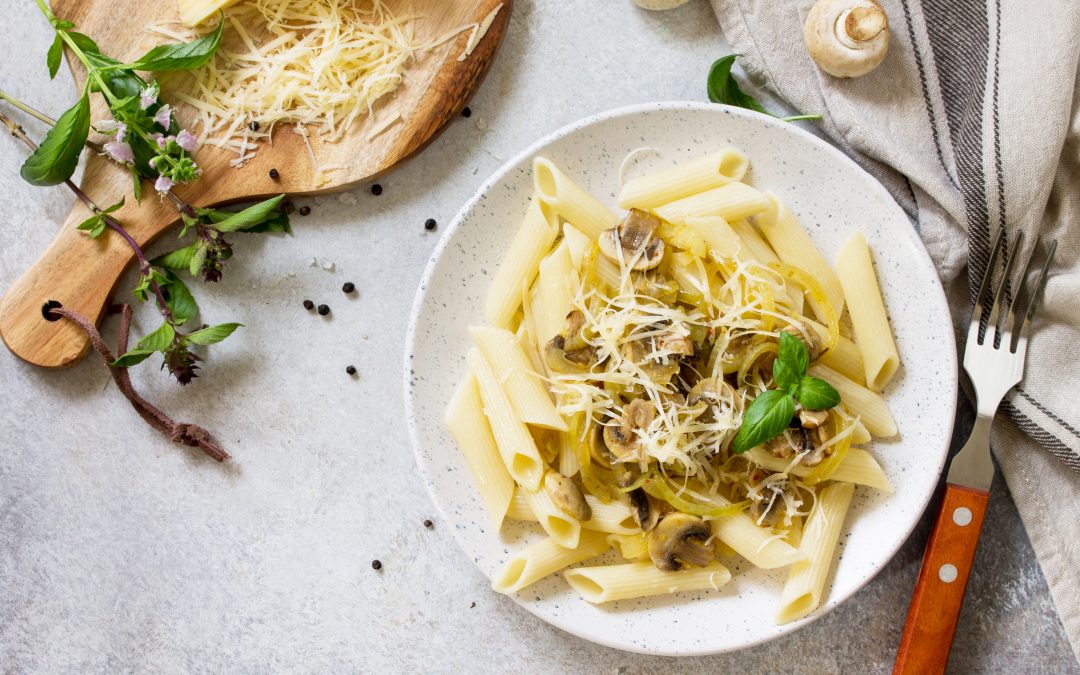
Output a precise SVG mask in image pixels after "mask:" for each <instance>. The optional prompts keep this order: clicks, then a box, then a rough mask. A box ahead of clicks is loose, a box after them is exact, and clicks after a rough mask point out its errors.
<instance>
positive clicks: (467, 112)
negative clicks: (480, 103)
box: [461, 106, 472, 117]
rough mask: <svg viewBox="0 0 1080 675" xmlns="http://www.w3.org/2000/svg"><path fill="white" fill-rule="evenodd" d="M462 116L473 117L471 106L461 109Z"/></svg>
mask: <svg viewBox="0 0 1080 675" xmlns="http://www.w3.org/2000/svg"><path fill="white" fill-rule="evenodd" d="M461 116H462V117H472V109H471V108H469V106H465V107H464V108H462V109H461Z"/></svg>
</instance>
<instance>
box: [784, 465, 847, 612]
mask: <svg viewBox="0 0 1080 675" xmlns="http://www.w3.org/2000/svg"><path fill="white" fill-rule="evenodd" d="M854 492H855V486H854V485H852V484H851V483H833V484H831V485H829V486H828V487H826V488H824V489H822V490H821V492H820V493H819V494H818V499H817V504H816V505H815V506H814V510H813V512H812V513H811V514H810V518H809V519H808V520H807V522H806V527H805V528H804V529H803V534H802V543H801V544H800V545H799V551H800V552H802V553H803V554H804V555H805V556H806V559H805V560H803V561H800V562H797V563H795V564H794V565H792V566H791V570H790V571H789V572H788V578H787V583H785V584H784V590H783V592H782V593H781V594H780V611H779V612H778V613H777V615H776V622H777V623H780V624H784V623H789V622H791V621H795V620H796V619H801V618H803V617H804V616H807V615H808V614H810V612H813V611H814V610H815V609H817V607H818V605H819V604H821V598H822V592H823V591H824V589H825V580H826V578H827V577H828V576H829V569H830V568H831V567H832V562H833V557H834V556H833V554H834V553H835V551H836V544H837V542H838V541H840V532H841V530H842V529H843V527H844V517H845V516H846V515H847V512H848V508H849V507H850V506H851V496H852V494H854Z"/></svg>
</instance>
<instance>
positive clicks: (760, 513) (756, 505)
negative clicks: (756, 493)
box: [750, 490, 784, 527]
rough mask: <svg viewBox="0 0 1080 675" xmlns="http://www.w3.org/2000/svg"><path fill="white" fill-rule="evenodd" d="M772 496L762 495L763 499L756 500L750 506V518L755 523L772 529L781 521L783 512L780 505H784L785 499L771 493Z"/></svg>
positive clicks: (780, 495)
mask: <svg viewBox="0 0 1080 675" xmlns="http://www.w3.org/2000/svg"><path fill="white" fill-rule="evenodd" d="M769 492H770V494H768V495H767V496H766V495H762V496H761V499H755V500H754V501H753V503H751V504H750V517H751V518H753V519H754V522H755V523H757V524H758V525H762V526H764V527H772V526H773V525H776V523H777V522H778V521H779V520H780V515H781V511H782V510H783V509H781V508H780V505H781V504H782V503H783V501H784V498H783V496H782V494H780V493H777V492H773V491H771V490H770V491H769Z"/></svg>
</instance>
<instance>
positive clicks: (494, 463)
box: [446, 369, 514, 530]
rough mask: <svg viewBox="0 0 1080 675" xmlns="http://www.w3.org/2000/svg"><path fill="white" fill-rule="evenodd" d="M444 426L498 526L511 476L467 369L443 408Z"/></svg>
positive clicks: (510, 494)
mask: <svg viewBox="0 0 1080 675" xmlns="http://www.w3.org/2000/svg"><path fill="white" fill-rule="evenodd" d="M446 426H447V427H448V428H449V429H450V434H451V435H452V436H453V437H454V440H455V441H457V444H458V447H459V448H461V453H462V454H463V455H465V462H466V463H467V464H468V465H469V470H470V471H472V475H473V479H474V480H475V481H476V488H477V490H479V492H480V499H482V500H483V502H484V507H485V508H486V509H487V513H488V517H489V518H490V519H491V524H492V526H494V527H495V529H496V530H498V529H499V526H500V525H501V524H502V521H503V518H504V517H506V512H507V509H508V508H509V506H510V501H511V499H512V498H513V495H514V479H513V478H511V477H510V474H509V473H507V471H506V465H505V464H503V461H502V457H501V456H500V455H499V447H498V445H496V444H495V437H494V436H492V435H491V427H490V426H489V425H488V421H487V418H486V417H485V416H484V404H483V402H482V401H481V400H480V390H479V389H478V388H477V384H476V376H475V375H474V374H473V372H472V370H471V369H470V370H469V372H468V373H467V374H466V376H465V380H464V381H463V382H462V383H461V385H460V386H459V387H458V389H457V391H456V392H454V396H453V398H451V399H450V405H449V406H447V408H446Z"/></svg>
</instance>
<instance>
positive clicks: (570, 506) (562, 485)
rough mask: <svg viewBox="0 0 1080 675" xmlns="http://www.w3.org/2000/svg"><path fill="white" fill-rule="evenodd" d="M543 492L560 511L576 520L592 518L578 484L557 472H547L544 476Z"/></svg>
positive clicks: (590, 510)
mask: <svg viewBox="0 0 1080 675" xmlns="http://www.w3.org/2000/svg"><path fill="white" fill-rule="evenodd" d="M544 491H545V492H547V493H548V496H549V497H551V501H552V502H554V503H555V506H558V507H559V508H560V509H562V510H563V511H565V512H566V513H568V514H570V515H571V516H573V517H575V518H577V519H578V520H588V519H590V518H592V507H590V506H589V503H588V502H587V501H585V495H584V494H583V493H582V492H581V488H580V487H578V484H577V483H575V482H574V481H572V480H571V479H569V478H567V477H566V476H564V475H562V474H561V473H559V472H558V471H551V470H548V471H547V473H545V474H544Z"/></svg>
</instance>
